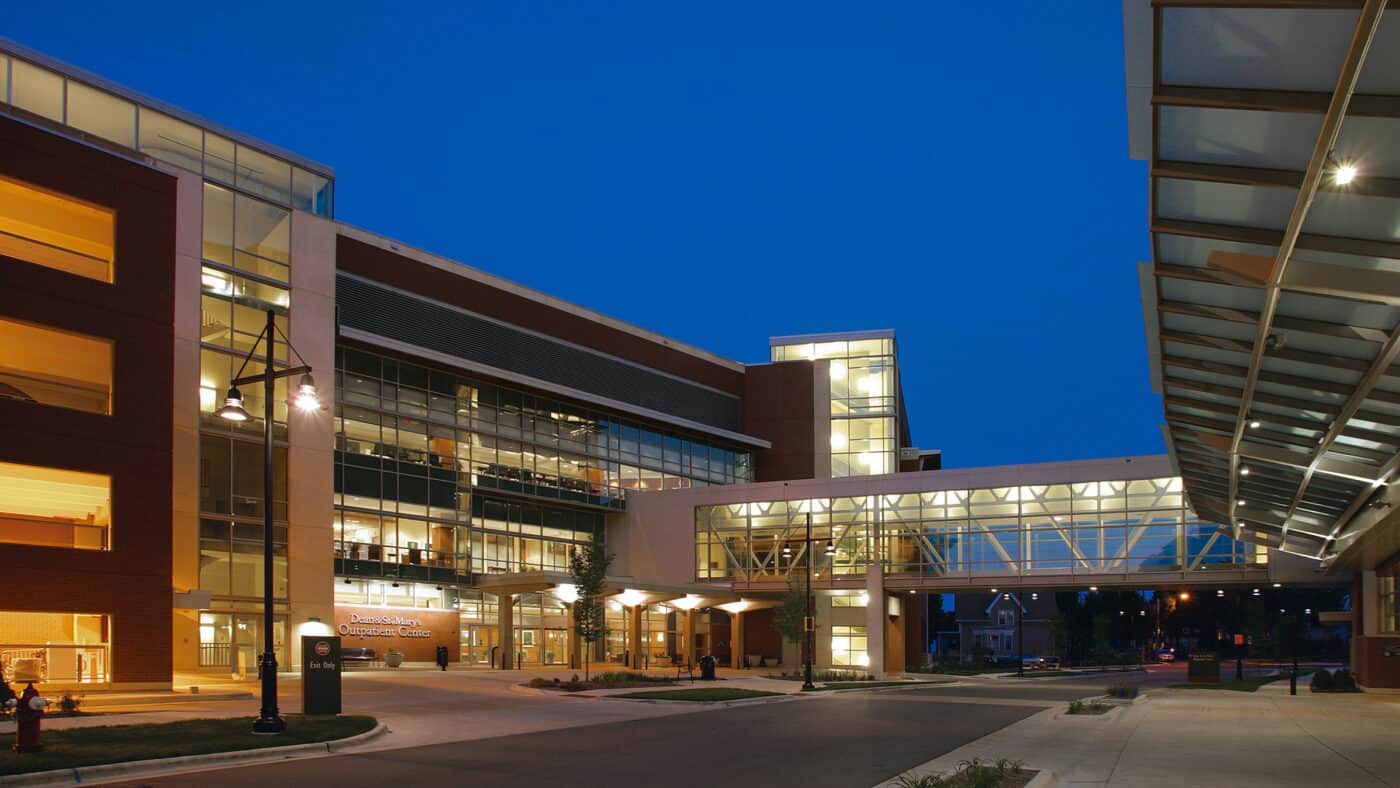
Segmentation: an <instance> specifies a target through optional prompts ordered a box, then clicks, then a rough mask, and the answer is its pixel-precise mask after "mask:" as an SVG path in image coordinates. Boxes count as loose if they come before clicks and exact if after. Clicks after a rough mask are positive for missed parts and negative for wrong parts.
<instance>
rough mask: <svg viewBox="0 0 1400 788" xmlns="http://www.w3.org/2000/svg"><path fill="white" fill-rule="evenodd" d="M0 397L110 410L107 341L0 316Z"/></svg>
mask: <svg viewBox="0 0 1400 788" xmlns="http://www.w3.org/2000/svg"><path fill="white" fill-rule="evenodd" d="M0 399H11V400H19V401H21V402H37V403H40V404H43V405H54V406H57V407H60V408H71V409H73V410H82V411H87V412H88V413H102V414H107V413H111V412H112V408H111V404H112V343H111V342H108V341H107V340H105V339H96V338H94V337H88V336H83V335H82V334H73V333H69V332H67V331H58V330H56V329H51V328H42V327H40V326H36V325H33V324H32V323H20V322H17V321H14V320H4V319H0Z"/></svg>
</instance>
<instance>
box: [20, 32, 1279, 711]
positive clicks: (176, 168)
mask: <svg viewBox="0 0 1400 788" xmlns="http://www.w3.org/2000/svg"><path fill="white" fill-rule="evenodd" d="M335 187H336V182H335V175H334V172H333V171H332V170H331V169H330V168H329V167H327V166H325V165H322V164H318V163H316V162H314V161H310V160H307V159H305V158H302V157H300V156H297V155H295V154H293V153H290V152H288V151H285V150H281V149H278V148H276V147H274V146H271V145H268V144H266V143H263V142H259V141H257V140H254V139H250V138H249V137H247V136H245V135H242V134H239V133H238V132H236V131H233V130H231V129H228V128H225V127H222V126H219V125H217V124H214V123H210V122H208V121H205V120H202V119H200V118H198V117H194V116H192V115H191V114H189V113H187V112H183V111H181V110H179V109H177V108H174V107H170V106H168V105H165V104H163V103H161V102H159V101H157V100H154V99H151V98H148V97H145V96H142V95H140V94H137V93H134V92H132V91H131V90H128V89H126V88H123V87H121V86H118V85H114V84H112V83H110V82H108V81H106V80H104V79H102V78H100V77H98V76H95V75H92V74H89V73H85V72H83V71H81V70H79V69H77V68H74V67H71V66H68V65H66V64H63V63H60V62H56V61H55V60H53V59H51V58H48V57H46V56H44V55H42V54H39V53H36V52H33V51H30V50H27V49H25V48H23V47H21V46H19V45H17V44H14V43H11V42H5V41H3V40H0V543H3V553H4V555H5V556H6V560H5V565H6V593H5V594H4V597H3V599H0V660H3V662H4V663H5V665H6V667H7V668H8V667H9V666H11V665H13V664H14V663H15V661H16V660H35V661H38V663H39V664H40V665H41V666H42V669H43V670H44V672H45V675H46V676H47V678H48V680H49V681H50V682H52V683H55V684H62V683H89V684H95V685H109V686H113V687H164V686H169V685H170V684H171V682H172V677H173V675H174V674H175V673H177V672H179V673H187V672H199V671H210V672H221V673H225V674H226V673H229V672H238V671H240V670H247V671H252V670H255V666H256V659H255V656H254V655H255V654H256V653H257V652H258V651H260V650H261V649H262V646H263V644H262V642H261V639H262V631H263V622H262V594H263V591H264V588H263V576H264V567H263V546H262V541H263V521H264V517H265V510H264V508H263V507H264V506H271V507H272V518H273V521H274V523H275V525H274V529H275V531H274V538H275V543H276V549H277V553H276V558H275V566H274V567H273V570H274V571H273V573H272V577H273V583H274V592H275V597H276V599H277V600H278V603H277V606H278V610H279V612H278V614H277V616H276V619H275V621H274V628H273V631H274V633H275V635H274V647H275V649H276V650H277V651H278V652H279V663H280V664H282V665H283V666H284V667H286V668H288V669H294V668H295V666H296V665H297V664H298V657H299V655H297V654H296V653H295V651H296V649H297V645H296V644H297V643H299V638H297V637H296V636H297V635H298V634H300V633H308V634H316V633H330V632H339V633H341V634H342V635H343V636H344V639H345V644H346V645H347V646H359V647H366V648H373V649H375V650H376V651H377V652H379V653H381V654H382V653H384V652H387V651H389V650H391V649H396V650H399V651H401V652H403V654H404V655H405V659H406V660H408V661H410V662H412V661H429V660H431V659H432V654H433V650H434V649H435V648H436V647H437V646H439V645H446V646H447V647H448V649H449V651H450V654H451V658H452V660H454V661H455V662H459V663H462V664H464V665H468V666H481V667H483V668H490V667H493V666H494V667H497V668H501V667H507V668H509V667H516V666H518V665H519V664H524V665H570V664H576V663H577V662H578V661H579V659H580V647H579V645H578V644H577V643H576V642H575V639H574V638H573V637H572V635H571V632H570V603H571V602H572V601H573V600H574V595H573V587H572V586H571V585H570V577H569V574H568V563H569V555H570V551H571V549H572V548H573V547H574V546H575V545H578V544H580V543H582V542H585V541H587V540H589V539H590V538H591V536H592V535H593V534H594V533H597V532H599V531H601V532H603V533H604V534H605V538H606V542H607V545H608V548H609V550H610V551H611V552H613V553H614V554H615V555H616V560H615V561H614V563H613V566H612V569H611V572H610V580H609V589H610V594H611V595H610V596H609V599H608V602H607V609H608V616H609V620H610V626H609V633H608V635H607V637H606V639H605V642H603V643H600V644H598V646H597V653H596V654H593V655H591V657H592V658H593V659H595V660H601V661H612V662H616V663H619V664H629V665H632V666H638V667H642V666H654V665H657V664H667V665H669V664H671V663H673V662H677V661H679V662H686V661H689V660H693V659H694V658H695V657H696V656H697V655H700V654H714V655H716V656H717V657H719V658H720V659H721V661H722V662H730V663H733V664H737V663H739V662H742V661H746V660H747V661H748V662H750V663H751V664H752V663H754V662H756V661H759V660H761V661H762V662H763V664H775V663H779V662H781V663H782V664H784V665H788V666H792V665H794V664H795V663H796V661H797V656H796V649H795V648H794V647H793V646H792V645H791V644H787V643H784V642H783V641H782V639H781V638H780V637H779V635H778V634H777V631H776V630H775V629H774V627H773V626H772V617H773V607H774V606H775V604H777V602H778V600H779V599H780V597H781V596H782V595H783V593H784V592H785V590H786V589H787V588H788V583H789V578H790V577H799V578H800V577H805V575H806V573H807V571H808V568H809V562H810V569H811V573H812V576H813V587H814V589H815V594H816V600H817V604H816V609H817V616H816V619H817V621H816V626H817V637H816V639H817V648H816V661H817V663H818V664H819V665H821V666H824V667H838V668H839V667H849V668H856V669H863V670H868V671H870V672H873V673H880V672H884V671H892V670H902V669H903V667H904V666H905V665H907V664H914V663H917V662H918V661H920V660H921V659H922V658H923V652H924V651H925V650H926V646H925V644H926V643H927V642H928V640H929V637H928V632H927V628H926V614H925V604H924V600H925V596H926V595H927V594H930V593H947V592H950V591H960V590H966V591H980V592H986V591H987V590H989V589H991V588H996V587H1008V588H1010V587H1016V588H1039V589H1045V590H1051V589H1057V588H1059V589H1066V588H1088V587H1089V586H1090V585H1093V586H1096V587H1099V586H1121V587H1137V588H1151V587H1160V586H1163V585H1170V586H1173V587H1175V586H1178V585H1182V584H1199V583H1209V584H1234V585H1239V584H1259V583H1261V582H1263V581H1266V580H1269V579H1270V575H1269V573H1270V571H1271V569H1270V567H1271V564H1272V563H1276V562H1271V561H1270V560H1269V559H1270V557H1271V554H1272V553H1271V551H1270V549H1269V548H1268V547H1266V546H1264V545H1263V544H1260V543H1259V542H1258V541H1249V539H1248V535H1247V534H1244V535H1242V534H1239V533H1232V532H1231V531H1230V530H1229V529H1225V530H1222V529H1221V528H1220V527H1219V526H1217V525H1216V524H1214V523H1212V522H1206V521H1202V520H1201V519H1199V518H1197V516H1196V514H1195V513H1194V512H1193V511H1192V509H1191V508H1190V506H1189V504H1188V502H1187V498H1186V495H1185V494H1184V491H1183V489H1182V481H1181V478H1180V477H1179V475H1178V472H1177V470H1175V469H1174V466H1173V463H1172V461H1171V460H1169V459H1168V458H1167V457H1165V456H1162V457H1131V458H1113V459H1106V460H1100V461H1087V462H1067V463H1052V464H1042V465H1023V466H1017V465H1008V466H1002V467H995V468H983V469H969V470H942V469H941V463H940V455H939V453H938V452H936V451H921V450H919V449H918V448H917V447H915V446H913V445H912V441H911V440H910V431H909V426H908V425H909V420H908V416H909V413H908V408H907V407H906V397H905V395H904V392H903V390H902V387H901V382H900V374H899V364H898V357H899V356H898V350H899V349H898V347H897V345H896V341H895V336H894V334H893V332H890V331H869V332H856V333H834V334H827V335H817V336H790V337H778V338H773V339H771V340H769V347H768V358H767V360H764V361H763V362H762V363H740V362H737V361H733V360H730V359H727V358H722V357H720V356H717V355H715V354H714V353H710V352H707V351H705V350H703V349H701V348H698V347H693V346H690V345H688V344H685V343H683V342H679V341H676V340H673V339H670V338H667V337H664V336H660V335H658V334H655V333H652V332H650V331H647V330H645V329H643V328H639V327H636V326H633V325H629V324H627V323H624V322H622V321H619V320H616V319H613V318H610V317H608V316H606V315H602V314H599V313H596V312H593V311H590V310H588V309H584V308H582V307H579V306H576V305H574V304H571V303H569V302H567V301H565V300H562V299H561V298H559V297H556V296H553V295H547V294H544V293H541V292H538V291H535V290H531V289H529V288H526V287H523V286H521V285H518V284H515V283H513V282H510V281H508V280H506V279H502V278H500V277H498V276H494V275H491V274H487V273H485V272H483V271H480V270H477V269H474V268H471V267H469V266H467V265H463V264H461V263H459V262H456V261H453V260H447V259H444V258H441V257H438V256H436V255H433V254H431V253H429V252H426V251H422V250H419V249H416V248H414V247H412V246H410V245H409V244H406V243H403V242H400V241H397V240H393V239H389V238H385V237H382V236H379V235H376V234H374V233H373V232H371V231H368V230H364V229H361V228H358V227H352V226H349V225H346V224H343V223H340V222H337V221H336V220H335V218H334V207H335V199H334V197H335ZM268 310H271V311H272V312H273V313H274V314H275V320H276V322H277V325H278V329H279V333H278V337H279V341H278V342H277V343H276V344H275V348H274V352H273V353H272V358H271V359H267V358H266V357H265V348H264V347H263V346H262V345H261V344H258V343H257V341H256V340H257V338H258V337H259V334H260V332H261V331H262V328H263V324H264V321H265V320H266V314H267V312H268ZM283 335H285V337H286V338H287V339H288V340H289V342H290V345H291V347H294V348H295V351H296V352H295V353H292V352H291V351H290V350H289V347H288V343H287V342H283V341H281V337H282V336H283ZM756 344H757V343H756ZM756 350H760V348H756ZM250 351H251V352H253V360H252V361H251V362H250V364H249V365H248V371H252V372H260V371H261V370H262V369H263V366H264V365H265V364H271V365H272V366H273V367H274V368H278V367H288V366H292V365H296V364H298V363H301V361H302V360H304V362H305V364H307V365H309V366H310V367H311V368H312V372H313V375H314V377H315V380H316V382H317V384H318V388H319V391H320V393H321V398H322V402H323V407H322V408H321V409H320V410H316V411H311V412H303V411H300V410H297V409H295V408H288V407H287V406H286V404H285V400H286V396H285V392H284V391H282V390H280V389H279V392H278V394H277V396H276V399H277V402H276V403H275V414H276V415H275V419H274V421H275V423H274V427H273V437H274V443H275V447H274V454H273V458H274V464H273V467H274V477H275V484H274V490H273V495H272V500H271V501H267V500H265V499H264V496H263V488H262V479H263V464H262V463H263V459H262V458H263V453H262V452H263V442H262V440H263V439H262V435H263V424H262V421H261V419H259V418H253V419H251V420H249V421H245V422H241V423H236V422H230V421H227V420H224V419H220V418H218V417H216V416H215V411H216V410H217V409H218V408H219V407H220V406H221V405H222V404H223V400H224V394H225V391H226V390H227V389H229V388H230V382H231V380H232V379H233V378H235V377H237V376H238V372H239V369H240V368H241V366H242V365H243V362H244V357H245V356H246V355H247V354H248V353H249V352H250ZM760 352H761V350H760ZM284 382H285V381H282V383H284ZM282 383H279V386H281V385H282ZM909 401H916V399H912V400H909ZM245 405H246V407H247V410H248V411H250V412H252V413H254V414H260V413H261V412H262V402H261V400H260V399H259V396H258V395H257V392H250V391H248V390H247V387H245ZM925 416H926V417H931V415H930V414H925ZM809 534H810V536H809ZM785 548H786V549H785Z"/></svg>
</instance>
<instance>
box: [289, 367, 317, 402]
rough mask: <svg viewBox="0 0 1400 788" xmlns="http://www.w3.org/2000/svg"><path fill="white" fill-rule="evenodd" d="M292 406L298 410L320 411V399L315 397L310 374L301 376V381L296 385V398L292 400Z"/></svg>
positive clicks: (314, 385) (314, 386)
mask: <svg viewBox="0 0 1400 788" xmlns="http://www.w3.org/2000/svg"><path fill="white" fill-rule="evenodd" d="M292 404H293V405H296V406H297V409H298V410H304V411H312V410H320V409H321V399H320V398H319V397H317V396H316V381H314V380H312V379H311V373H309V372H308V373H306V374H305V375H302V376H301V381H300V382H298V383H297V393H296V396H295V397H293V398H292Z"/></svg>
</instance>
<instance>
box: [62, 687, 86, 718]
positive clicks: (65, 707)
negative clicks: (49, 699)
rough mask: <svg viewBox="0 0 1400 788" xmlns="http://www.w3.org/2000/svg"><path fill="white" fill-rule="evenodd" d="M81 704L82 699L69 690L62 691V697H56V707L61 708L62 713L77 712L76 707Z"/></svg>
mask: <svg viewBox="0 0 1400 788" xmlns="http://www.w3.org/2000/svg"><path fill="white" fill-rule="evenodd" d="M81 705H83V699H82V698H79V697H78V696H76V695H74V694H73V693H71V692H65V693H63V697H61V698H59V699H58V708H59V709H61V710H62V711H63V713H64V714H77V713H78V707H79V706H81Z"/></svg>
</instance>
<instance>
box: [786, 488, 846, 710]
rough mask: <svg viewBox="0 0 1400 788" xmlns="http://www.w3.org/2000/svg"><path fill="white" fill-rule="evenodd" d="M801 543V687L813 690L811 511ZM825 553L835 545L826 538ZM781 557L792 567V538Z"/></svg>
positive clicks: (831, 553)
mask: <svg viewBox="0 0 1400 788" xmlns="http://www.w3.org/2000/svg"><path fill="white" fill-rule="evenodd" d="M802 544H804V545H806V547H807V600H806V601H807V614H806V615H805V616H803V617H802V630H803V634H804V638H803V640H804V645H805V647H806V648H805V651H806V654H804V655H803V657H804V659H803V663H804V665H803V670H804V673H803V679H802V689H804V690H814V689H816V688H817V686H816V685H815V684H813V683H812V657H813V654H814V652H815V651H816V648H817V644H816V629H817V627H816V619H815V618H814V614H813V612H812V513H811V512H808V513H807V536H806V538H805V539H803V540H802ZM826 555H827V556H828V557H830V556H833V555H836V545H835V544H834V543H832V541H831V539H830V538H828V539H827V540H826ZM783 557H784V558H787V559H789V563H788V568H789V569H791V568H792V563H791V559H792V540H788V541H786V542H784V543H783Z"/></svg>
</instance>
